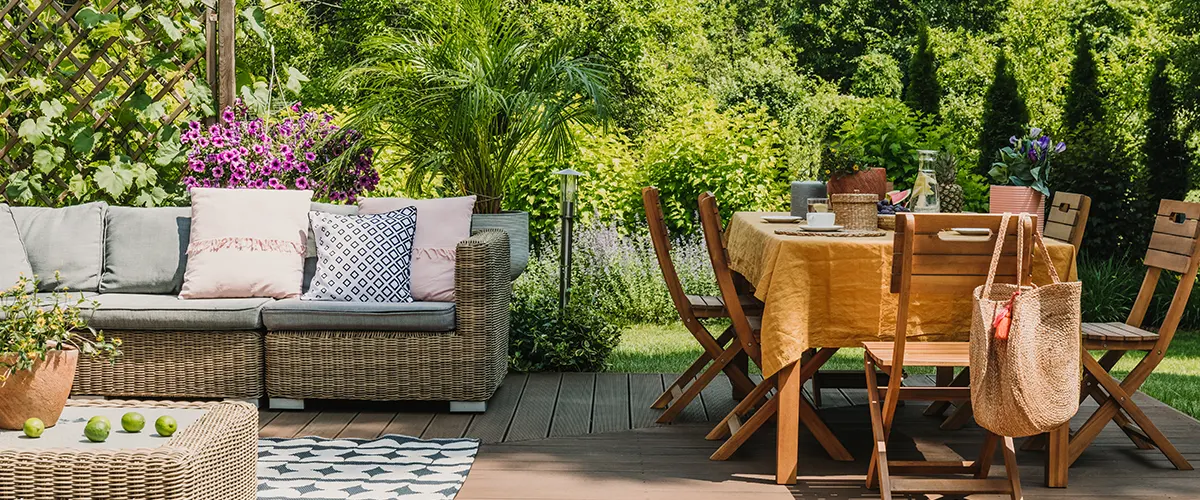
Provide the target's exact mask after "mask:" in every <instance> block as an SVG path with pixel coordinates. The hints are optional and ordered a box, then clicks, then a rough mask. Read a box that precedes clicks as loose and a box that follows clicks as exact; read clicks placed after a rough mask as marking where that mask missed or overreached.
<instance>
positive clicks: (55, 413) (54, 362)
mask: <svg viewBox="0 0 1200 500" xmlns="http://www.w3.org/2000/svg"><path fill="white" fill-rule="evenodd" d="M10 356H11V355H10ZM78 362H79V351H77V350H75V349H74V348H68V349H66V350H62V351H51V352H50V353H49V354H47V355H46V360H45V361H38V362H36V363H34V365H33V369H32V370H29V371H18V372H16V373H15V374H13V375H12V376H11V377H9V378H8V380H6V381H4V382H0V429H8V430H20V429H21V428H23V427H24V425H25V421H26V420H28V419H30V418H33V417H37V418H40V419H42V422H44V423H45V424H46V427H53V426H54V424H56V423H58V417H59V416H60V415H62V411H63V407H64V406H66V404H67V397H68V396H70V395H71V385H72V384H73V383H74V382H75V367H76V365H77V364H78Z"/></svg>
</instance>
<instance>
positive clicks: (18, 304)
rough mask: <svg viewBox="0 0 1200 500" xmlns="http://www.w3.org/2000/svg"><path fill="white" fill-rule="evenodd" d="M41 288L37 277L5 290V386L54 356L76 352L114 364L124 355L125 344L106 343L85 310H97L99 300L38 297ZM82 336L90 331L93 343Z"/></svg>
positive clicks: (1, 350)
mask: <svg viewBox="0 0 1200 500" xmlns="http://www.w3.org/2000/svg"><path fill="white" fill-rule="evenodd" d="M56 275H57V273H56ZM38 284H39V281H38V280H37V279H36V278H34V279H30V278H27V277H25V276H21V277H20V279H18V280H17V284H16V285H15V286H13V287H12V288H9V289H7V290H0V317H2V318H4V319H2V320H0V382H3V381H5V380H6V379H8V377H10V376H12V375H13V374H14V373H16V372H18V371H22V370H30V369H32V368H33V365H34V363H36V362H37V361H45V359H46V355H47V354H48V353H50V352H51V351H61V350H64V349H68V348H74V349H78V350H79V352H80V354H83V355H85V356H91V357H93V358H100V357H104V358H108V359H109V360H112V361H115V360H116V359H117V357H118V356H120V355H121V339H116V338H114V339H106V338H105V337H104V334H103V333H100V332H97V331H95V330H92V329H91V328H90V327H88V326H87V320H85V319H84V317H83V313H82V309H83V308H85V307H88V308H94V307H95V306H96V303H95V302H94V301H89V300H87V299H84V298H82V297H81V296H75V297H71V298H69V296H68V294H67V293H66V292H54V293H52V294H50V296H49V297H48V298H47V297H45V296H43V297H38V296H37V295H36V294H34V293H33V290H37V287H38ZM83 331H88V332H91V336H90V338H89V337H85V336H83V335H81V334H80V332H83Z"/></svg>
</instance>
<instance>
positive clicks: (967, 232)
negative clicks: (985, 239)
mask: <svg viewBox="0 0 1200 500" xmlns="http://www.w3.org/2000/svg"><path fill="white" fill-rule="evenodd" d="M950 230H951V231H954V232H956V233H958V234H961V235H963V236H991V235H992V230H991V229H988V228H986V227H952V228H950Z"/></svg>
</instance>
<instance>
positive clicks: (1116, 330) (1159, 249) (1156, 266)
mask: <svg viewBox="0 0 1200 500" xmlns="http://www.w3.org/2000/svg"><path fill="white" fill-rule="evenodd" d="M1145 265H1146V277H1145V279H1143V280H1142V288H1141V290H1139V291H1138V295H1137V300H1136V301H1135V302H1134V303H1133V310H1131V311H1130V312H1129V317H1128V318H1127V319H1126V320H1125V322H1124V323H1084V324H1083V345H1084V348H1085V349H1087V350H1090V351H1104V354H1103V355H1102V356H1101V357H1100V359H1099V360H1097V359H1095V358H1093V357H1092V356H1091V355H1090V354H1089V353H1086V352H1085V353H1084V356H1083V368H1084V382H1083V387H1082V392H1081V397H1091V398H1093V399H1095V400H1096V402H1097V403H1099V404H1100V407H1099V408H1098V409H1097V410H1096V412H1095V413H1093V414H1092V416H1091V417H1089V418H1088V420H1087V421H1086V422H1084V424H1083V426H1082V427H1080V428H1079V431H1078V432H1076V433H1075V435H1074V436H1072V437H1071V438H1070V445H1069V447H1068V453H1069V455H1068V460H1069V463H1074V462H1075V460H1076V459H1078V458H1079V455H1080V454H1082V453H1083V450H1085V449H1087V447H1088V445H1090V444H1091V443H1092V441H1093V440H1095V439H1096V436H1098V435H1099V434H1100V431H1101V430H1103V429H1104V427H1105V426H1106V425H1108V422H1109V421H1112V422H1115V423H1116V424H1117V426H1119V427H1120V428H1121V430H1122V431H1124V432H1125V434H1126V435H1128V436H1129V438H1130V439H1132V440H1133V442H1134V444H1135V445H1137V446H1138V447H1139V448H1143V449H1150V448H1151V447H1154V448H1158V450H1159V451H1161V452H1162V453H1163V455H1166V457H1167V459H1168V460H1170V461H1171V464H1172V465H1174V466H1175V468H1176V469H1179V470H1192V465H1191V464H1190V463H1188V461H1187V459H1185V458H1184V457H1183V455H1182V454H1181V453H1180V452H1179V450H1178V449H1176V448H1175V446H1174V445H1172V444H1171V441H1169V440H1168V439H1167V437H1166V436H1165V435H1163V433H1162V431H1161V430H1159V428H1158V427H1157V426H1156V425H1154V422H1152V421H1151V420H1150V418H1149V417H1147V416H1146V413H1145V412H1143V411H1142V409H1141V408H1140V407H1138V405H1137V403H1135V402H1134V400H1133V397H1132V396H1133V394H1134V393H1135V392H1137V390H1138V388H1140V387H1141V386H1142V383H1144V382H1145V381H1146V379H1147V378H1148V377H1149V376H1150V374H1151V373H1152V372H1154V369H1155V368H1157V367H1158V364H1159V363H1161V362H1162V360H1163V358H1164V357H1165V356H1166V355H1167V348H1169V347H1170V346H1171V339H1172V338H1173V337H1174V336H1175V331H1176V330H1177V329H1178V328H1179V321H1180V319H1182V317H1183V311H1184V309H1185V308H1186V307H1187V303H1188V298H1189V297H1190V296H1191V294H1192V286H1193V285H1194V284H1195V282H1196V270H1197V267H1200V203H1186V202H1182V201H1174V200H1162V202H1161V203H1160V204H1159V206H1158V212H1157V214H1156V215H1155V218H1154V232H1153V233H1152V235H1151V237H1150V248H1149V250H1147V251H1146V258H1145ZM1163 271H1171V272H1175V273H1179V274H1180V276H1179V285H1178V286H1176V287H1175V295H1174V297H1173V298H1172V299H1171V306H1170V307H1169V308H1168V309H1167V315H1166V318H1165V319H1164V320H1163V322H1162V326H1160V327H1159V328H1158V331H1157V332H1151V331H1149V330H1145V329H1143V327H1142V325H1143V324H1144V323H1145V320H1146V311H1147V309H1149V307H1150V301H1151V300H1152V298H1153V296H1154V290H1155V288H1157V286H1158V281H1159V277H1160V276H1161V275H1162V273H1163ZM1133 351H1144V352H1145V355H1144V356H1143V357H1142V360H1141V361H1139V362H1138V364H1137V366H1135V367H1134V368H1133V370H1131V371H1130V372H1129V374H1128V375H1126V376H1125V378H1124V379H1123V380H1117V379H1116V378H1115V377H1114V376H1113V375H1112V373H1111V370H1112V368H1113V366H1116V364H1117V361H1120V359H1121V358H1122V357H1124V356H1125V354H1126V353H1129V352H1133Z"/></svg>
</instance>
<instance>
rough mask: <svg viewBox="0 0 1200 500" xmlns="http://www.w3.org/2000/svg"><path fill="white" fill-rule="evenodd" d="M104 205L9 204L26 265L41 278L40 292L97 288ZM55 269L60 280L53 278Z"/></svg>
mask: <svg viewBox="0 0 1200 500" xmlns="http://www.w3.org/2000/svg"><path fill="white" fill-rule="evenodd" d="M107 207H108V205H107V204H105V203H103V202H97V203H88V204H86V205H75V206H71V207H66V208H41V207H12V214H13V219H14V220H15V221H16V223H17V230H18V231H19V232H20V233H21V243H22V244H24V245H25V255H26V256H27V257H28V258H29V265H30V267H32V268H33V273H34V274H36V275H37V276H38V278H41V280H42V286H41V287H39V288H38V290H39V291H43V292H48V291H51V290H62V289H64V288H69V289H71V290H78V291H84V292H95V291H98V290H99V289H100V270H101V265H102V263H103V261H104V210H105V208H107ZM56 271H57V272H58V273H59V274H60V275H61V279H60V280H55V279H54V273H55V272H56Z"/></svg>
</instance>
